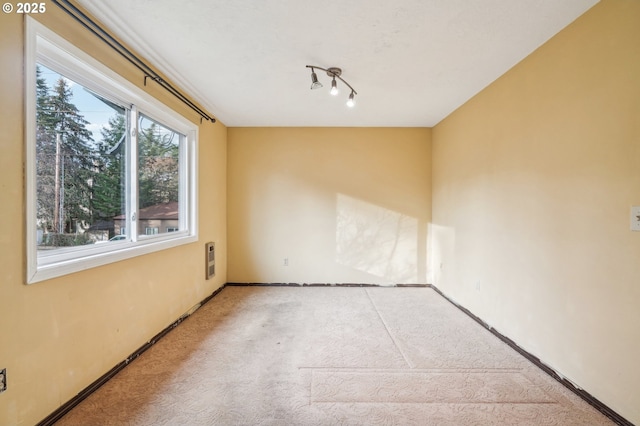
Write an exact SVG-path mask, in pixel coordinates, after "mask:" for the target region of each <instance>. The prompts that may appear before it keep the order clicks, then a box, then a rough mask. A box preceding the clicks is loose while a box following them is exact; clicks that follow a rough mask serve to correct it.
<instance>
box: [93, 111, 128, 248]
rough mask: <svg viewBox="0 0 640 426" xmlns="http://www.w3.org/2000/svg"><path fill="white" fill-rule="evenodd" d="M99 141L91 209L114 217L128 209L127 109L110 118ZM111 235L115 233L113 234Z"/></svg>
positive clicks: (97, 216)
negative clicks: (125, 187)
mask: <svg viewBox="0 0 640 426" xmlns="http://www.w3.org/2000/svg"><path fill="white" fill-rule="evenodd" d="M101 133H102V140H101V141H99V142H98V143H97V148H98V159H97V161H96V169H97V173H96V175H95V178H94V181H93V198H92V205H91V209H92V212H93V216H94V219H96V220H104V221H111V220H113V218H114V217H115V216H118V215H120V214H122V213H124V210H123V209H124V206H125V193H124V184H125V174H124V173H125V168H124V167H125V164H124V155H125V145H126V121H125V116H124V114H123V113H117V114H115V115H114V116H113V117H111V118H110V119H109V124H108V127H105V128H103V129H102V131H101ZM110 236H111V235H110Z"/></svg>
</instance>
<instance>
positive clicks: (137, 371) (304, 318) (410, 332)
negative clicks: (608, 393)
mask: <svg viewBox="0 0 640 426" xmlns="http://www.w3.org/2000/svg"><path fill="white" fill-rule="evenodd" d="M610 424H613V423H612V422H611V421H610V420H608V419H607V418H606V417H604V416H603V415H602V414H600V413H599V412H598V411H597V410H595V409H594V408H592V407H591V406H590V405H588V404H587V403H586V402H584V401H583V400H582V399H580V398H578V397H577V396H576V395H575V394H573V393H572V392H570V391H569V390H568V389H566V388H565V387H564V386H562V385H561V384H559V383H558V382H556V381H555V380H553V379H552V378H551V377H549V376H548V375H547V374H545V373H544V372H542V371H541V370H540V369H538V368H537V367H536V366H534V365H533V364H531V363H530V362H529V361H528V360H527V359H525V358H523V357H522V356H521V355H520V354H518V353H517V352H515V351H514V350H513V349H511V348H510V347H509V346H507V345H506V344H504V343H503V342H502V341H500V340H499V339H498V338H496V337H495V336H493V335H492V334H491V333H489V332H488V331H487V330H485V329H484V328H482V327H481V326H480V325H479V324H477V323H476V322H474V321H473V320H472V319H471V318H469V317H468V316H466V315H465V314H464V313H462V312H461V311H459V310H458V309H457V308H456V307H454V306H453V305H451V304H450V303H449V302H447V301H446V300H445V299H444V298H442V297H441V296H440V295H438V294H437V293H436V292H435V291H434V290H432V289H429V288H362V287H226V288H225V289H224V290H223V291H222V292H220V293H219V294H218V295H217V296H216V297H214V298H213V299H212V300H211V301H209V302H208V303H207V304H205V305H204V306H203V307H201V308H200V309H199V310H198V311H196V312H195V313H194V314H193V315H192V316H190V317H189V318H188V319H186V320H185V321H184V322H182V323H181V324H180V325H179V326H178V327H176V328H175V329H174V330H172V331H171V332H170V333H168V334H167V335H166V336H165V337H164V338H163V339H162V340H160V341H159V342H158V343H157V344H156V345H155V346H153V347H152V348H151V349H149V350H147V351H146V352H144V353H143V354H142V355H141V356H140V357H138V358H137V359H136V360H135V361H133V362H132V363H131V364H129V365H128V366H127V367H126V368H125V369H124V370H122V371H121V372H120V373H118V374H117V375H116V376H115V377H114V378H113V379H111V380H110V381H109V382H107V383H106V384H105V385H104V386H102V387H101V388H100V389H98V390H97V391H96V392H94V393H93V394H91V395H90V396H89V397H88V398H87V399H85V400H84V401H83V402H82V403H81V404H80V405H78V406H77V407H75V408H74V409H73V410H72V411H71V412H69V413H68V414H67V415H66V416H65V417H63V418H62V419H61V420H60V421H59V422H58V423H57V425H60V426H64V425H154V426H156V425H172V426H173V425H456V426H460V425H536V426H538V425H610Z"/></svg>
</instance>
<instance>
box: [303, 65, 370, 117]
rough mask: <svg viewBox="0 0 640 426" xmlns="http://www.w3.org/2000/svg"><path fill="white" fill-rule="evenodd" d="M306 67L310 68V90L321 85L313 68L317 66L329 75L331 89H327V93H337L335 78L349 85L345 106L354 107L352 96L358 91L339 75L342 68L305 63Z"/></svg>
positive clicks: (334, 94)
mask: <svg viewBox="0 0 640 426" xmlns="http://www.w3.org/2000/svg"><path fill="white" fill-rule="evenodd" d="M307 68H311V90H315V89H319V88H321V87H322V83H320V82H319V81H318V75H317V74H316V71H315V69H316V68H317V69H319V70H322V71H324V72H326V73H327V75H328V76H329V77H331V90H330V91H329V93H331V94H332V95H333V96H336V95H337V94H338V93H339V90H338V82H337V81H336V78H337V79H338V80H340V81H341V82H343V83H344V84H346V85H347V87H349V89H351V93H350V94H349V100H348V101H347V106H348V107H349V108H353V107H354V105H355V104H356V103H355V100H354V98H355V96H356V95H357V94H358V92H356V91H355V89H354V88H353V87H351V85H350V84H349V83H347V82H346V81H345V80H344V79H343V78H342V77H341V75H342V70H341V69H340V68H337V67H331V68H322V67H317V66H315V65H307Z"/></svg>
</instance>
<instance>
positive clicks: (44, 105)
mask: <svg viewBox="0 0 640 426" xmlns="http://www.w3.org/2000/svg"><path fill="white" fill-rule="evenodd" d="M53 128H54V124H53V115H52V113H51V106H50V103H49V88H48V86H47V83H46V81H45V79H44V78H43V77H42V70H41V69H40V67H37V68H36V176H37V183H36V192H37V196H36V209H37V210H36V211H37V218H38V222H39V225H40V227H41V228H43V229H46V230H49V231H51V230H53V226H54V224H53V220H54V210H55V205H54V198H55V194H54V191H55V155H56V138H55V133H53V131H52V130H53Z"/></svg>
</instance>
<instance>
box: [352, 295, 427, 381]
mask: <svg viewBox="0 0 640 426" xmlns="http://www.w3.org/2000/svg"><path fill="white" fill-rule="evenodd" d="M364 292H365V293H366V294H367V297H368V298H369V301H370V302H371V305H372V306H373V309H374V310H375V311H376V313H377V314H378V318H380V321H382V325H383V326H384V329H385V330H386V331H387V334H388V335H389V337H390V338H391V341H392V342H393V345H394V346H395V347H396V348H397V349H398V352H400V355H402V358H403V359H404V361H405V362H406V363H407V365H408V366H409V368H410V369H414V368H415V365H412V362H411V360H409V358H407V356H406V355H405V353H404V351H403V350H402V348H401V347H400V345H398V342H397V341H396V339H395V337H394V336H393V334H391V330H389V326H388V325H387V322H386V321H385V320H384V318H383V317H382V314H381V313H380V311H379V310H378V307H377V306H376V303H375V302H374V301H373V298H372V297H371V294H369V291H368V290H367V289H366V288H365V289H364Z"/></svg>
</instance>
